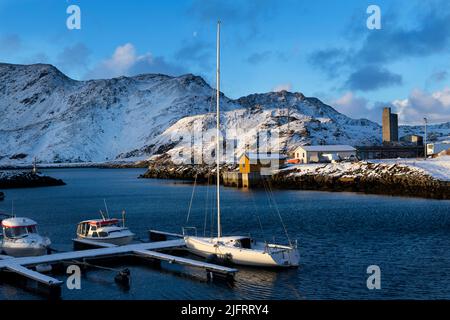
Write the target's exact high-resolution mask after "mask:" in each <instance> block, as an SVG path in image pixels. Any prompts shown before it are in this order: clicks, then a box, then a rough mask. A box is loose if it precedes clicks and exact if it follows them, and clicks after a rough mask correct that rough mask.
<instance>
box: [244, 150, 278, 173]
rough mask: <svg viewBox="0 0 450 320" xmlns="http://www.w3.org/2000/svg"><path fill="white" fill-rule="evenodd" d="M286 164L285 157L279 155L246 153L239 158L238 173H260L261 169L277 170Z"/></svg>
mask: <svg viewBox="0 0 450 320" xmlns="http://www.w3.org/2000/svg"><path fill="white" fill-rule="evenodd" d="M285 163H286V156H284V155H281V154H279V153H259V154H258V153H248V152H245V153H244V154H242V156H241V157H240V158H239V172H240V173H242V174H248V173H254V172H259V173H260V172H261V170H263V169H278V168H280V167H281V166H283V165H284V164H285Z"/></svg>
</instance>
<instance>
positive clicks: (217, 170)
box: [216, 21, 222, 240]
mask: <svg viewBox="0 0 450 320" xmlns="http://www.w3.org/2000/svg"><path fill="white" fill-rule="evenodd" d="M219 99H220V21H217V69H216V104H217V106H216V112H217V114H216V125H217V128H216V129H217V130H216V165H217V167H216V174H217V176H216V180H217V240H220V237H221V236H222V227H221V225H220V101H219Z"/></svg>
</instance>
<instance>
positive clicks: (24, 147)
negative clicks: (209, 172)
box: [0, 64, 450, 164]
mask: <svg viewBox="0 0 450 320" xmlns="http://www.w3.org/2000/svg"><path fill="white" fill-rule="evenodd" d="M214 108H215V94H214V90H213V89H212V88H211V87H210V86H209V85H208V84H207V83H206V82H205V81H204V80H203V79H202V78H201V77H198V76H194V75H192V74H187V75H183V76H179V77H171V76H166V75H162V74H145V75H138V76H135V77H120V78H114V79H105V80H90V81H76V80H72V79H70V78H68V77H67V76H65V75H64V74H63V73H61V72H60V71H59V70H58V69H56V68H55V67H53V66H51V65H44V64H36V65H13V64H0V113H1V117H0V142H1V143H0V164H15V163H17V164H19V163H31V161H32V159H33V158H34V157H37V159H38V161H39V162H45V163H53V162H103V161H111V160H115V159H124V160H125V159H136V158H146V157H149V156H152V155H154V154H161V153H165V152H168V154H170V155H172V156H175V155H176V154H179V153H180V151H183V148H185V147H183V145H186V144H185V142H186V140H184V143H182V141H181V140H177V139H173V137H174V136H177V135H178V136H183V137H186V135H187V134H189V133H191V132H193V131H195V130H197V129H196V127H195V124H196V123H197V124H198V123H199V122H198V121H201V123H202V130H205V129H207V128H213V127H214V121H215V118H214V115H213V114H212V113H209V112H210V111H213V110H214ZM221 108H222V110H223V113H222V117H223V119H222V123H223V124H224V128H228V129H229V128H236V129H240V130H241V133H240V136H239V138H241V137H242V138H244V139H245V138H247V139H248V140H249V141H251V140H252V137H253V136H254V134H255V132H256V130H257V129H268V128H276V129H278V130H279V133H280V139H279V141H280V143H281V145H282V147H287V148H288V149H289V148H290V147H292V146H293V145H294V144H295V143H301V144H306V143H329V144H331V143H346V144H352V145H367V144H372V143H378V142H379V140H380V138H381V127H380V126H379V125H378V124H376V123H374V122H371V121H369V120H364V119H360V120H354V119H351V118H349V117H347V116H345V115H343V114H340V113H339V112H337V111H336V110H335V109H333V108H332V107H330V106H328V105H326V104H323V103H322V102H321V101H320V100H318V99H316V98H307V97H304V96H303V95H302V94H301V93H290V92H286V91H283V92H277V93H274V92H270V93H265V94H253V95H249V96H246V97H242V98H239V99H237V100H232V99H229V98H227V97H226V96H223V95H222V99H221ZM196 121H197V122H196ZM443 126H445V125H443ZM194 129H195V130H194ZM418 130H421V128H420V127H417V128H416V129H414V128H411V127H410V128H408V130H407V132H410V131H411V132H413V131H418ZM430 130H432V128H430ZM442 130H444V132H447V134H448V132H450V124H447V126H446V127H443V129H442ZM197 131H198V130H197ZM207 144H209V142H208V143H207ZM241 149H242V148H241ZM240 151H242V150H236V152H240Z"/></svg>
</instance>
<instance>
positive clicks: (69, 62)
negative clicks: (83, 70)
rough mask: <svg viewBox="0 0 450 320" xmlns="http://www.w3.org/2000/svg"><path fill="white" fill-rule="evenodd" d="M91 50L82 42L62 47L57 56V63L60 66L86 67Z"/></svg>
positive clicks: (69, 67)
mask: <svg viewBox="0 0 450 320" xmlns="http://www.w3.org/2000/svg"><path fill="white" fill-rule="evenodd" d="M90 54H91V51H90V50H89V48H87V47H86V46H85V45H84V44H82V43H77V44H74V45H73V46H69V47H66V48H64V49H63V51H62V52H61V53H60V54H59V55H58V57H57V64H58V66H60V67H62V68H68V69H71V68H79V67H86V65H87V63H88V60H89V56H90Z"/></svg>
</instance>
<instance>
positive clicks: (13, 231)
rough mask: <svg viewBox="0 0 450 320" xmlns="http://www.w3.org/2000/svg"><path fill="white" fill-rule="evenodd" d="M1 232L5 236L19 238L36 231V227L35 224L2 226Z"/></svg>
mask: <svg viewBox="0 0 450 320" xmlns="http://www.w3.org/2000/svg"><path fill="white" fill-rule="evenodd" d="M3 232H4V235H5V237H7V238H19V237H23V236H26V235H28V234H30V233H37V228H36V226H23V227H13V228H11V227H4V228H3Z"/></svg>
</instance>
